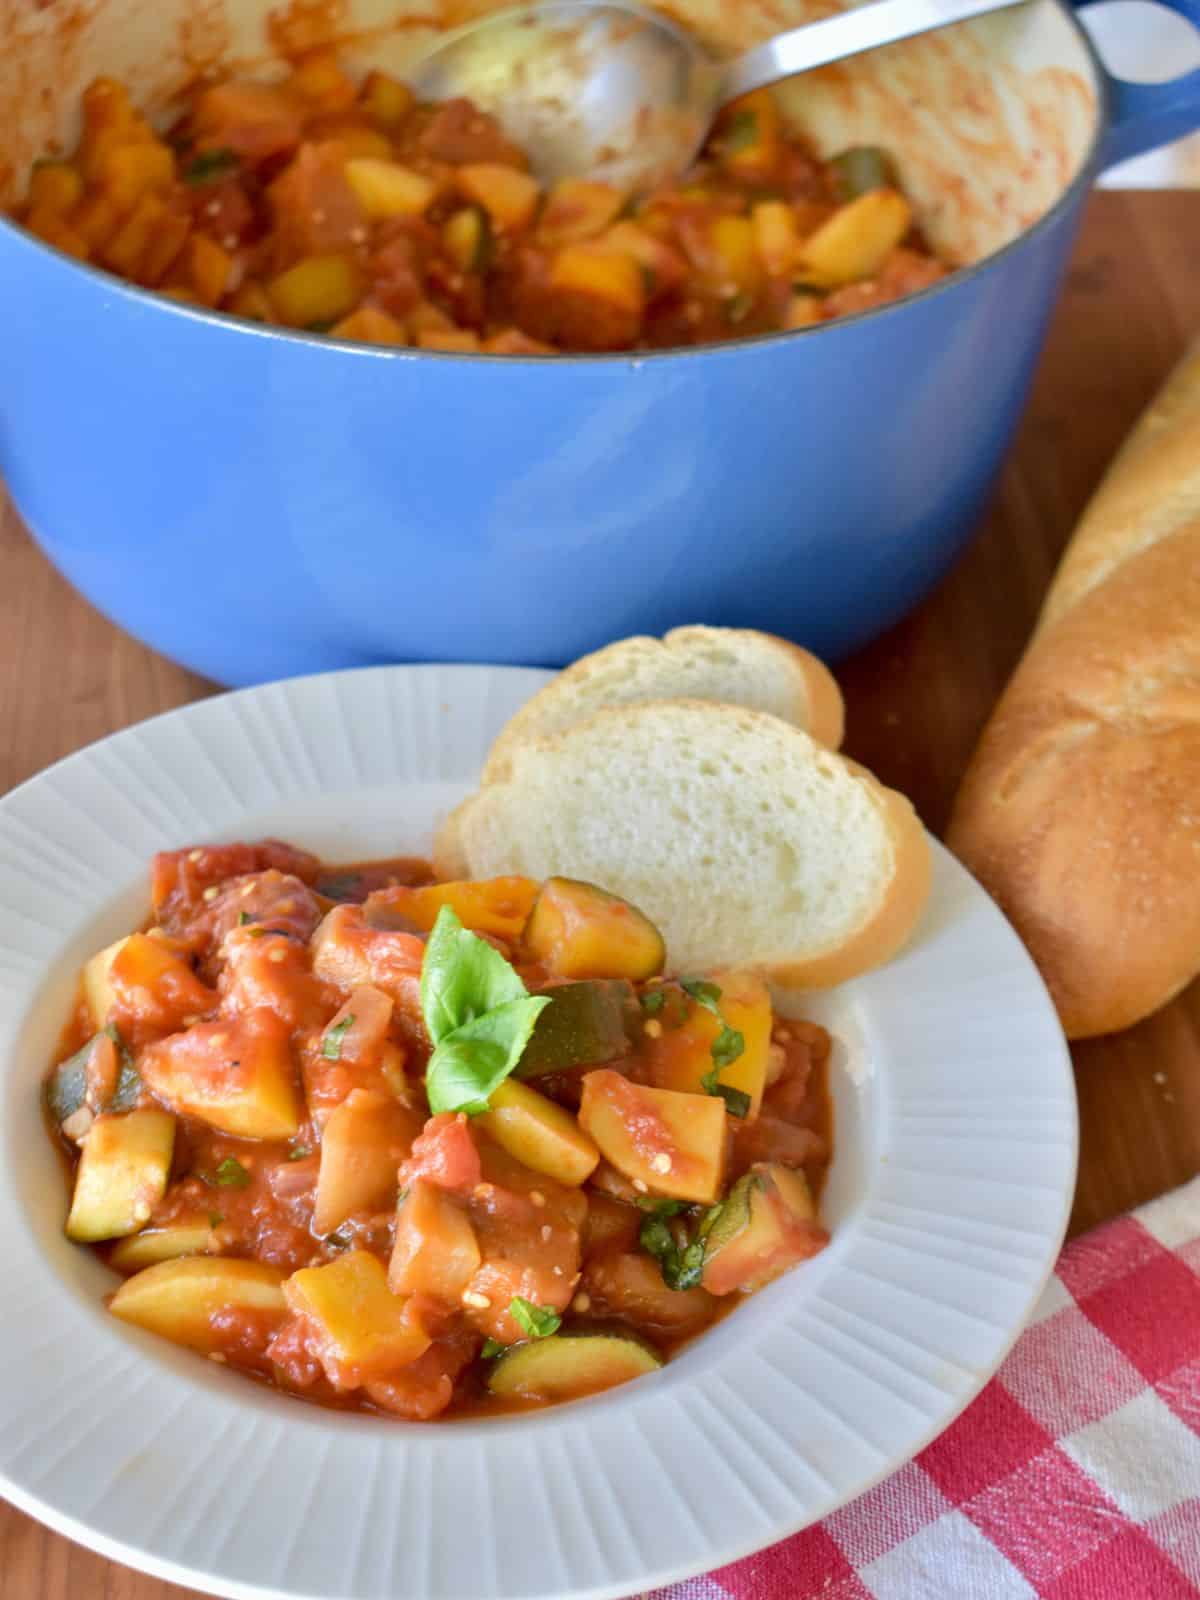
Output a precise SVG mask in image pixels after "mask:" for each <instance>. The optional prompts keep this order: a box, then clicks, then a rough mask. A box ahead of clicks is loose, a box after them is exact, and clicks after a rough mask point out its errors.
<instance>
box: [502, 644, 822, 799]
mask: <svg viewBox="0 0 1200 1600" xmlns="http://www.w3.org/2000/svg"><path fill="white" fill-rule="evenodd" d="M693 641H695V642H696V644H697V645H698V646H699V647H701V648H703V647H704V646H705V645H710V644H713V643H716V642H721V643H723V644H725V646H726V647H727V648H728V649H731V650H734V651H736V650H737V649H738V648H739V646H741V647H743V648H744V647H745V645H746V644H747V643H749V642H752V643H753V644H754V645H756V646H761V645H763V644H766V645H768V646H769V647H770V648H771V649H772V650H774V651H777V652H778V653H780V654H781V655H782V656H783V657H784V658H785V660H786V662H787V666H788V669H789V671H790V672H792V673H794V674H795V677H796V679H797V681H798V683H799V685H801V689H800V693H799V694H798V695H797V696H796V698H795V701H794V704H793V706H792V708H791V710H790V712H789V714H788V720H789V721H791V722H794V723H795V724H796V726H797V727H799V728H802V729H804V731H805V732H806V733H809V734H811V735H812V737H813V738H814V739H816V740H817V741H818V742H819V743H820V744H823V745H827V746H828V747H829V748H830V749H831V750H836V749H837V748H838V746H839V745H840V744H841V742H842V735H843V732H844V726H845V708H844V705H843V702H842V692H841V690H840V689H839V688H838V686H837V681H836V679H835V678H834V676H833V674H832V673H831V672H830V670H829V668H828V667H827V666H826V665H825V663H824V662H823V661H819V660H818V659H817V657H816V656H814V655H813V654H812V653H811V652H810V651H808V650H805V649H804V648H803V647H802V646H800V645H797V644H793V643H792V642H791V641H790V640H788V639H781V638H779V637H778V636H777V635H776V634H773V633H761V632H758V631H756V630H754V629H749V628H708V627H703V626H700V625H698V624H694V625H689V626H687V627H682V628H673V629H672V630H671V631H670V632H669V633H667V634H665V635H664V636H663V638H662V639H656V638H653V637H651V636H650V635H648V634H635V635H633V636H632V637H630V638H628V639H619V640H617V641H616V642H615V643H614V644H610V645H605V646H604V648H603V649H601V650H595V651H593V652H592V653H591V654H590V655H586V656H581V657H580V658H579V660H578V661H574V662H572V663H571V665H570V666H569V667H565V668H564V669H563V671H562V672H560V673H559V674H558V676H557V677H555V678H553V679H551V681H550V682H549V683H548V684H546V686H545V687H544V688H542V689H539V690H538V692H537V694H535V695H534V696H533V697H532V699H530V700H529V701H527V702H526V704H525V705H523V706H522V707H521V708H520V710H519V711H517V712H516V713H515V715H514V716H512V717H511V718H510V719H509V721H508V723H507V724H506V725H505V726H504V727H503V728H502V729H501V730H500V733H499V734H498V735H497V738H496V741H495V743H494V744H493V745H492V748H491V750H490V751H489V752H488V757H487V760H486V762H485V763H484V769H483V778H482V781H483V782H484V783H497V782H500V781H502V780H503V779H504V778H505V777H506V776H507V775H508V773H509V772H510V770H511V768H512V756H513V751H514V750H515V749H516V748H517V746H518V745H521V744H524V743H526V742H528V741H530V740H532V739H535V738H538V737H541V736H543V735H544V734H545V733H546V732H547V731H548V729H547V723H549V722H551V720H552V719H554V718H555V715H556V713H557V712H559V711H564V710H566V709H567V708H569V707H570V706H571V704H572V702H573V701H574V700H575V699H576V697H577V696H578V695H579V694H580V691H582V690H584V688H585V686H586V685H587V684H588V683H589V682H590V681H591V680H592V679H593V678H595V677H596V676H598V675H601V674H604V673H609V672H618V671H620V670H621V668H622V665H623V663H626V662H627V663H628V671H629V673H630V674H631V675H632V674H636V672H637V663H638V661H639V659H641V660H644V659H645V657H646V656H647V655H649V654H651V653H657V654H658V655H660V656H661V657H662V658H663V660H664V661H668V660H669V657H670V654H671V652H673V651H679V652H683V651H686V650H687V648H688V647H689V645H690V644H691V643H692V642H693ZM735 677H736V673H735V672H733V671H731V674H730V683H729V688H728V691H727V693H726V694H725V695H723V696H722V698H723V699H726V700H728V702H729V703H730V704H736V705H740V704H742V703H743V702H742V701H741V700H740V699H739V696H738V693H737V687H738V686H737V683H736V681H735ZM652 698H653V699H656V700H666V699H674V698H681V695H679V694H678V693H676V692H673V691H671V690H669V689H665V688H664V689H663V690H661V691H660V692H657V693H655V694H654V695H653V697H652ZM622 703H624V704H636V703H644V702H632V701H626V702H622ZM601 709H603V706H602V705H601V704H597V705H595V706H592V707H591V708H590V709H589V710H588V711H587V712H586V713H584V714H583V716H581V717H572V719H571V722H572V724H573V723H574V722H576V721H580V720H586V719H587V717H590V716H592V715H594V714H595V713H596V712H597V711H599V710H601ZM549 731H562V730H555V729H550V730H549Z"/></svg>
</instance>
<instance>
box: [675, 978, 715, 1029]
mask: <svg viewBox="0 0 1200 1600" xmlns="http://www.w3.org/2000/svg"><path fill="white" fill-rule="evenodd" d="M679 987H680V988H681V989H682V990H683V992H684V993H685V994H690V995H691V997H692V999H693V1000H694V1001H695V1002H696V1004H697V1005H698V1006H703V1007H704V1009H705V1010H706V1011H711V1012H712V1014H713V1016H714V1017H718V1018H721V1008H720V1006H719V1005H718V1001H719V1000H720V998H721V991H720V989H719V987H718V986H717V985H716V984H715V983H709V982H708V980H707V979H706V978H680V980H679ZM721 1020H722V1021H723V1020H724V1019H723V1018H721Z"/></svg>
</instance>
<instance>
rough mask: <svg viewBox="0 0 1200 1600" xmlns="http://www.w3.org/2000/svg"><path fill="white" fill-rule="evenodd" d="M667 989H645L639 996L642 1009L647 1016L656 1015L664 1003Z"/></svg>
mask: <svg viewBox="0 0 1200 1600" xmlns="http://www.w3.org/2000/svg"><path fill="white" fill-rule="evenodd" d="M666 1000H667V991H666V990H665V989H647V990H646V992H645V994H644V995H642V997H641V1005H642V1010H643V1011H645V1012H646V1013H647V1014H648V1015H649V1016H652V1017H653V1016H656V1015H657V1014H658V1012H660V1011H661V1010H662V1008H663V1006H664V1005H665V1004H666Z"/></svg>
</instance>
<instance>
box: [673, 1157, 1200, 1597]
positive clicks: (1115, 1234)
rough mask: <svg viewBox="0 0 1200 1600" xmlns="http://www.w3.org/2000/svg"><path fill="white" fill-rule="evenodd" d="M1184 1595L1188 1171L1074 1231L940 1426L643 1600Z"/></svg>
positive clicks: (1192, 1272) (1196, 1328)
mask: <svg viewBox="0 0 1200 1600" xmlns="http://www.w3.org/2000/svg"><path fill="white" fill-rule="evenodd" d="M1185 1596H1186V1597H1187V1600H1196V1597H1198V1596H1200V1178H1196V1179H1194V1180H1193V1181H1192V1182H1191V1183H1189V1184H1187V1185H1186V1186H1185V1187H1184V1188H1182V1189H1177V1190H1176V1191H1175V1192H1174V1193H1173V1194H1169V1195H1166V1196H1165V1197H1164V1198H1163V1199H1161V1200H1156V1201H1155V1202H1154V1203H1153V1204H1152V1205H1149V1206H1146V1207H1144V1208H1143V1209H1142V1210H1141V1211H1138V1212H1135V1213H1134V1214H1133V1215H1132V1216H1128V1217H1122V1218H1120V1219H1119V1220H1118V1221H1116V1222H1110V1223H1107V1224H1106V1225H1105V1226H1104V1227H1102V1228H1097V1229H1096V1230H1095V1231H1094V1232H1092V1233H1089V1234H1086V1235H1085V1236H1084V1237H1083V1238H1080V1239H1076V1240H1075V1241H1074V1242H1073V1243H1072V1244H1070V1245H1068V1246H1067V1248H1066V1249H1065V1250H1064V1251H1063V1253H1062V1256H1061V1257H1060V1258H1059V1262H1058V1266H1057V1268H1056V1270H1055V1274H1054V1277H1053V1278H1052V1279H1051V1280H1050V1283H1049V1285H1048V1287H1047V1289H1046V1291H1045V1293H1044V1294H1043V1295H1042V1298H1041V1300H1040V1301H1039V1303H1038V1306H1037V1309H1036V1310H1035V1312H1034V1314H1033V1317H1032V1318H1031V1320H1030V1323H1029V1326H1028V1327H1027V1328H1026V1330H1025V1332H1024V1333H1023V1334H1022V1335H1021V1338H1020V1339H1019V1340H1018V1341H1017V1344H1016V1346H1015V1347H1014V1349H1013V1350H1012V1352H1011V1354H1010V1355H1009V1357H1008V1359H1007V1360H1006V1361H1005V1363H1004V1365H1003V1366H1002V1367H1001V1368H1000V1371H999V1372H998V1373H997V1374H996V1376H995V1378H993V1380H992V1381H991V1383H989V1384H988V1386H987V1388H986V1389H984V1391H983V1393H982V1394H981V1395H980V1396H979V1398H978V1399H977V1400H975V1401H974V1403H973V1404H972V1405H970V1406H968V1408H967V1410H966V1411H964V1412H963V1414H962V1416H961V1417H959V1419H958V1421H957V1422H955V1423H953V1424H952V1425H951V1427H949V1428H948V1429H947V1430H946V1432H945V1433H944V1434H942V1436H941V1438H939V1439H936V1440H935V1441H934V1443H933V1444H931V1445H930V1446H929V1447H928V1449H926V1450H923V1451H922V1452H921V1454H920V1455H919V1456H917V1458H916V1460H915V1461H910V1462H909V1464H908V1465H907V1466H905V1467H901V1469H900V1471H899V1472H896V1473H894V1474H893V1475H892V1476H891V1477H890V1478H888V1479H886V1480H885V1481H884V1482H883V1483H881V1484H879V1485H878V1486H877V1487H876V1488H874V1489H871V1490H869V1491H868V1492H867V1493H866V1494H864V1495H863V1496H862V1497H861V1498H860V1499H858V1500H856V1501H854V1502H853V1503H852V1504H851V1505H848V1506H846V1507H844V1509H843V1510H841V1511H838V1512H836V1513H835V1514H834V1515H833V1516H831V1517H830V1518H829V1519H828V1520H827V1521H825V1522H822V1523H819V1524H818V1525H817V1526H815V1527H812V1528H808V1529H807V1530H806V1531H805V1532H804V1533H799V1534H796V1536H795V1537H794V1538H791V1539H786V1540H785V1541H784V1542H783V1543H782V1544H778V1545H775V1546H774V1548H773V1549H770V1550H764V1551H763V1553H762V1554H761V1555H757V1556H752V1557H751V1558H750V1559H749V1560H748V1561H739V1562H738V1563H737V1564H736V1565H735V1566H732V1567H723V1568H722V1569H721V1570H720V1571H718V1572H714V1573H711V1574H710V1575H709V1576H708V1577H706V1578H693V1579H691V1580H690V1581H689V1582H687V1583H681V1584H675V1585H673V1586H672V1587H671V1588H669V1589H662V1590H660V1591H659V1592H658V1593H657V1594H656V1595H655V1596H653V1597H652V1600H816V1597H820V1600H1018V1597H1020V1600H1032V1597H1040V1600H1184V1597H1185Z"/></svg>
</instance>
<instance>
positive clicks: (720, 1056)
mask: <svg viewBox="0 0 1200 1600" xmlns="http://www.w3.org/2000/svg"><path fill="white" fill-rule="evenodd" d="M745 1048H746V1038H745V1035H744V1034H742V1033H739V1032H738V1030H737V1029H736V1028H731V1027H729V1026H728V1024H726V1023H722V1025H721V1031H720V1033H719V1034H718V1035H717V1037H716V1038H715V1039H714V1040H713V1046H712V1058H713V1061H714V1063H715V1065H716V1068H717V1071H718V1072H720V1071H721V1069H722V1068H723V1067H728V1066H731V1065H732V1064H733V1063H734V1062H735V1061H736V1060H737V1058H738V1057H739V1056H740V1055H741V1054H742V1052H743V1051H744V1050H745Z"/></svg>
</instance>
